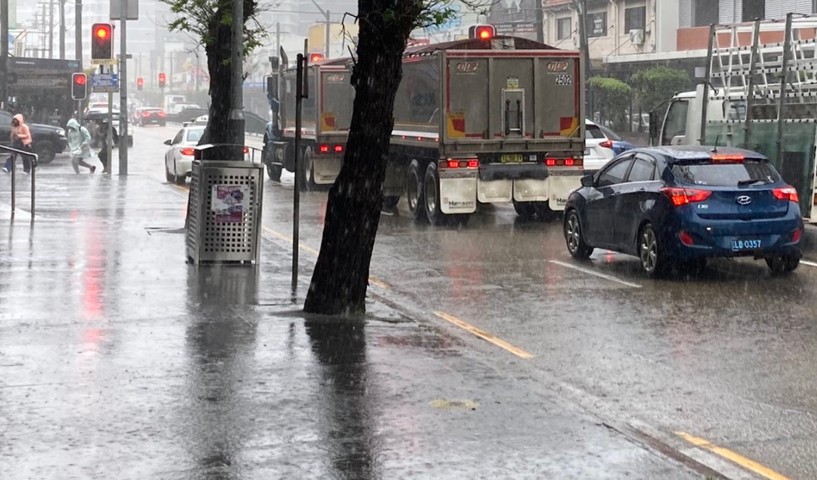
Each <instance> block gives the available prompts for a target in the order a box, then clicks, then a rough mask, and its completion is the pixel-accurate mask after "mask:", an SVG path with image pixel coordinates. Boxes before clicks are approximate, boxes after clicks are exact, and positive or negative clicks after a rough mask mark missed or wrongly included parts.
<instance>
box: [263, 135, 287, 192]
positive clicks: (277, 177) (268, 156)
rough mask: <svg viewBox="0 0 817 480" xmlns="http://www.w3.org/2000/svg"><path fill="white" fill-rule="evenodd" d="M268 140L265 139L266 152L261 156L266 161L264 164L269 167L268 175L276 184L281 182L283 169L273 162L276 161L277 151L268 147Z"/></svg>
mask: <svg viewBox="0 0 817 480" xmlns="http://www.w3.org/2000/svg"><path fill="white" fill-rule="evenodd" d="M267 141H268V139H266V138H265V139H264V150H263V151H262V152H261V156H262V157H263V159H264V164H265V165H266V166H267V175H269V178H270V180H272V181H274V182H280V181H281V171H282V170H283V167H282V166H281V165H274V164H273V163H272V162H273V161H275V160H276V158H275V149H274V148H272V147H271V146H268V145H267ZM278 161H279V162H280V160H278Z"/></svg>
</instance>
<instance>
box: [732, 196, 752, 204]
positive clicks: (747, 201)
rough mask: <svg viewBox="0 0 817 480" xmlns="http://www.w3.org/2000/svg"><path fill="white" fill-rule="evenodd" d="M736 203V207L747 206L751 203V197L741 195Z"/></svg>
mask: <svg viewBox="0 0 817 480" xmlns="http://www.w3.org/2000/svg"><path fill="white" fill-rule="evenodd" d="M735 201H736V202H738V205H749V204H750V203H752V197H750V196H749V195H741V196H739V197H737V198H736V199H735Z"/></svg>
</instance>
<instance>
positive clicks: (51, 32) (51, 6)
mask: <svg viewBox="0 0 817 480" xmlns="http://www.w3.org/2000/svg"><path fill="white" fill-rule="evenodd" d="M48 58H54V0H49V1H48Z"/></svg>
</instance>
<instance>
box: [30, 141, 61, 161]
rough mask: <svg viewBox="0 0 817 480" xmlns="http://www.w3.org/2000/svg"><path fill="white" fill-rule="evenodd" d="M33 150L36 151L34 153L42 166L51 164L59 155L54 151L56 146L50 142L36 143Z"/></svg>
mask: <svg viewBox="0 0 817 480" xmlns="http://www.w3.org/2000/svg"><path fill="white" fill-rule="evenodd" d="M32 149H33V150H34V153H36V154H37V163H38V164H40V165H44V164H46V163H51V161H52V160H54V157H55V156H56V155H57V152H56V150H55V149H54V144H53V143H52V142H50V141H49V140H40V141H37V142H34V144H33V145H32Z"/></svg>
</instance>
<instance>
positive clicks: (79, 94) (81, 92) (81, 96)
mask: <svg viewBox="0 0 817 480" xmlns="http://www.w3.org/2000/svg"><path fill="white" fill-rule="evenodd" d="M87 97H88V77H87V76H86V75H85V74H84V73H75V74H73V75H71V98H73V99H74V100H85V99H86V98H87Z"/></svg>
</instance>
